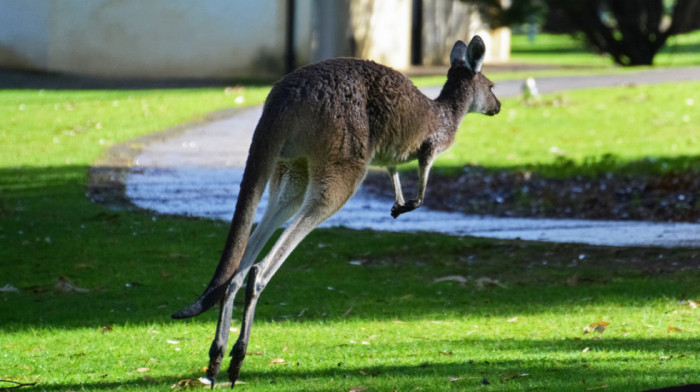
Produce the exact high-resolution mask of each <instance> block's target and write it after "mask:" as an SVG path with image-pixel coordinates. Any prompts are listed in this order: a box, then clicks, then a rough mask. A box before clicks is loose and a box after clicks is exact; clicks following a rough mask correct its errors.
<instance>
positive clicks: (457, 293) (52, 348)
mask: <svg viewBox="0 0 700 392" xmlns="http://www.w3.org/2000/svg"><path fill="white" fill-rule="evenodd" d="M688 86H689V87H688V88H689V89H691V90H688V91H692V89H693V88H694V89H695V91H697V86H694V85H690V84H689V85H688ZM676 88H678V87H675V86H674V87H667V88H666V89H663V88H659V89H660V90H659V91H656V90H643V91H644V92H646V94H647V95H648V96H649V97H651V96H656V95H657V94H659V93H660V91H661V92H663V91H666V90H668V91H666V92H664V94H667V93H668V95H665V97H666V100H669V101H671V100H672V98H671V97H672V94H671V93H670V91H671V90H674V89H676ZM641 91H642V90H631V89H630V90H628V89H621V90H601V93H600V94H596V93H595V92H582V93H580V95H579V93H576V94H573V95H568V94H567V95H565V96H564V98H565V99H564V101H566V102H567V103H566V104H565V105H564V106H562V107H561V110H565V112H566V113H568V114H569V115H570V116H574V117H573V118H583V117H580V116H583V113H586V111H587V110H590V108H591V107H593V108H595V107H596V105H607V109H608V110H607V112H614V110H611V109H614V108H620V107H626V105H628V103H627V101H626V100H625V99H622V98H621V97H623V96H625V95H624V94H627V95H628V96H629V97H632V98H634V97H637V96H639V94H641ZM683 91H684V92H685V90H683ZM264 93H265V91H264V89H262V90H260V91H259V92H255V90H250V91H249V92H248V94H251V95H250V96H249V98H248V101H247V102H249V103H252V102H254V101H256V100H258V101H260V100H261V99H262V96H264ZM255 94H258V96H257V97H256V96H255ZM601 96H604V97H606V98H605V99H609V101H605V102H604V103H591V102H589V100H590V99H594V98H595V99H599V98H600V97H601ZM679 96H682V94H681V95H679ZM684 98H685V97H684ZM233 99H234V96H230V95H225V94H224V93H223V91H222V90H220V89H205V90H188V91H150V92H146V91H121V92H104V91H93V92H52V91H43V92H37V91H4V92H0V118H3V122H2V123H0V244H1V246H0V277H2V278H0V286H3V285H5V284H8V283H9V284H11V285H13V286H14V287H17V288H19V290H20V291H19V292H16V293H13V292H6V293H5V292H3V293H0V304H2V307H1V308H0V309H2V311H1V312H0V379H2V380H12V381H17V382H24V383H28V382H37V383H38V386H37V387H36V388H33V389H30V388H26V389H27V390H35V389H36V390H47V391H67V390H89V391H112V390H126V391H151V390H152V391H155V390H164V389H168V388H169V387H170V386H171V385H173V384H175V383H177V382H178V381H180V380H183V379H193V378H197V377H199V376H202V375H203V371H202V367H203V366H204V365H206V362H207V360H206V357H207V350H208V346H209V343H210V340H211V338H212V335H213V331H214V324H215V318H216V314H215V312H209V313H206V314H205V315H203V316H201V317H199V318H197V319H194V320H189V321H184V322H183V321H173V320H171V319H170V318H169V314H170V313H171V312H173V311H174V310H177V309H178V308H180V307H182V306H183V305H185V304H187V303H189V301H191V300H193V299H194V298H195V297H196V296H197V295H198V294H199V292H200V290H201V289H202V285H203V284H204V283H206V282H207V281H208V279H209V277H210V274H211V272H212V271H213V268H214V263H215V261H216V260H218V256H219V252H220V249H221V247H222V245H223V239H224V237H225V233H226V230H227V224H226V223H222V222H214V221H208V220H200V219H186V218H180V217H168V216H153V215H148V214H145V213H140V212H136V211H112V210H109V209H106V208H105V207H103V206H100V205H96V204H92V203H90V202H89V201H88V200H87V199H86V197H85V186H86V172H87V169H88V165H89V164H91V163H92V162H93V161H94V160H95V159H96V158H97V157H98V156H99V155H100V154H101V152H102V151H104V149H105V148H106V147H107V146H109V145H110V144H113V143H118V142H121V141H124V140H128V139H131V138H134V137H137V136H140V135H143V134H146V133H149V132H152V131H154V130H158V129H161V128H164V127H168V126H172V125H175V124H177V123H180V122H183V121H192V120H197V119H199V118H201V117H202V116H203V115H204V114H205V113H208V112H210V111H212V110H217V109H220V108H222V107H226V106H235V105H233V104H232V103H231V100H233ZM547 99H550V98H547ZM650 99H651V98H650ZM695 102H700V99H698V98H697V97H696V99H695ZM115 103H116V104H115ZM506 103H507V106H504V112H503V113H502V114H501V115H500V116H498V117H494V118H488V119H487V118H483V119H481V118H480V117H478V116H474V115H471V116H470V117H468V118H467V120H466V121H465V129H464V130H463V131H462V132H461V136H460V140H458V145H457V148H458V149H459V151H462V153H463V154H464V156H463V157H461V158H459V157H458V156H457V157H456V156H449V155H448V156H447V157H446V158H445V160H444V161H442V163H441V164H442V165H447V166H449V165H456V164H460V162H461V163H465V162H473V160H474V159H475V158H474V155H473V154H471V153H472V152H474V151H476V150H478V149H477V148H475V146H476V147H483V145H485V144H483V145H482V144H477V145H474V146H472V147H469V146H468V145H467V144H466V143H465V142H466V141H467V139H470V138H474V137H476V138H481V139H480V140H482V142H479V143H484V142H483V141H484V140H487V139H488V138H487V135H488V134H489V132H500V131H499V129H500V128H501V127H502V126H501V125H500V124H510V125H509V126H510V127H517V128H516V130H517V132H515V133H513V134H516V135H517V134H520V133H526V132H542V131H539V127H541V125H542V124H544V123H545V121H543V120H542V119H543V118H544V117H543V111H544V110H549V111H550V113H549V117H547V118H551V117H554V118H556V117H557V116H559V113H558V112H559V111H560V110H559V109H560V108H557V107H554V106H549V105H544V106H543V107H540V108H529V107H519V106H517V102H515V101H512V102H510V101H509V102H506ZM646 104H647V103H645V102H642V103H639V102H636V101H635V102H634V105H646ZM663 104H665V103H664V102H656V101H654V102H652V103H649V106H648V107H647V106H644V107H645V108H653V107H654V106H660V105H663ZM669 105H671V103H669ZM509 106H510V108H509ZM677 106H678V105H676V106H674V107H677ZM680 106H681V107H682V105H680ZM511 109H512V110H516V111H517V112H516V113H515V114H514V116H515V118H516V119H517V120H518V121H517V122H511V123H509V122H508V119H509V116H511V115H510V114H509V113H508V110H511ZM597 110H598V112H600V113H605V112H606V111H605V110H603V109H602V108H600V109H597ZM649 110H651V109H649ZM684 110H685V109H684ZM690 110H692V108H690ZM620 112H621V113H620V115H621V116H623V117H622V118H625V119H626V117H624V116H627V115H628V114H629V113H630V111H627V110H621V111H620ZM635 113H636V112H635ZM658 113H664V112H663V109H661V111H660V112H658ZM658 113H657V117H658V118H660V119H661V120H663V121H666V122H665V123H662V124H657V125H659V126H661V125H664V124H665V126H663V127H661V128H663V129H666V131H665V132H677V131H676V128H678V127H684V126H686V125H684V124H685V123H678V122H676V120H675V118H676V117H677V116H669V117H668V118H667V117H665V116H662V115H660V114H658ZM676 114H681V113H680V112H677V113H676ZM575 115H578V116H579V117H575ZM690 115H693V116H694V112H690ZM521 116H522V117H521ZM659 116H660V117H659ZM657 117H653V116H652V118H657ZM477 118H479V119H480V120H476V119H477ZM586 118H589V117H586ZM645 118H646V117H645ZM693 118H694V117H693ZM482 120H483V121H487V122H485V123H484V126H483V127H480V129H481V131H480V132H479V133H480V135H481V136H478V135H473V134H472V135H469V133H470V132H476V130H475V128H473V127H474V126H475V125H476V124H475V121H477V122H478V121H482ZM496 121H502V122H500V123H499V122H496ZM558 121H560V122H559V124H571V122H575V120H571V121H569V122H568V123H566V122H564V120H563V118H562V119H560V120H558ZM600 121H601V122H600V126H604V125H606V124H607V125H610V124H617V122H616V121H618V122H619V121H621V120H620V119H617V120H614V119H602V120H600ZM606 121H610V123H608V122H606ZM640 121H643V120H640ZM528 123H529V124H530V125H526V124H528ZM98 124H100V125H99V126H98ZM695 124H697V123H695ZM635 126H636V125H635ZM534 128H537V129H535V130H533V129H534ZM628 128H632V127H631V126H630V127H626V128H625V129H626V130H627V132H628V133H626V134H625V135H632V136H636V135H638V134H639V131H637V130H636V129H635V130H633V129H628ZM472 129H474V130H472ZM551 129H552V130H556V129H557V127H556V126H552V128H551ZM574 129H575V130H576V132H578V128H574ZM470 130H471V131H470ZM602 131H603V129H601V133H603V132H602ZM605 131H606V132H611V131H613V130H611V129H605ZM505 132H506V133H505V135H507V136H508V139H510V138H512V137H513V136H511V134H509V133H508V132H512V130H511V129H510V128H506V131H505ZM678 132H679V135H680V134H681V133H682V132H685V134H686V136H688V135H697V128H681V130H680V131H678ZM569 134H570V135H576V133H574V130H572V131H571V132H570V133H569ZM495 135H503V134H499V133H496V134H495ZM535 135H537V133H535ZM541 135H545V136H542V137H545V138H546V139H545V140H546V141H547V143H546V145H545V147H544V149H543V151H540V150H537V149H535V150H537V151H535V152H530V153H528V154H525V153H523V154H524V155H523V157H520V156H519V155H518V159H517V160H511V159H508V153H510V152H512V151H511V149H512V147H513V145H511V144H508V143H505V144H503V146H504V147H503V149H502V150H500V151H495V152H494V151H485V152H480V153H479V154H481V155H479V157H481V158H478V159H482V160H483V162H482V163H484V164H490V165H494V166H516V165H526V164H531V163H532V162H533V160H534V162H536V164H540V165H544V166H546V165H548V164H549V163H550V162H551V159H552V157H551V155H550V153H549V152H548V151H549V150H547V149H548V148H549V147H550V146H549V145H548V144H550V142H552V141H558V140H567V138H566V137H563V136H561V135H559V136H557V135H556V134H551V135H550V134H549V133H544V134H541ZM664 135H666V134H664ZM673 135H675V133H672V134H669V135H666V136H664V137H659V138H657V139H651V140H652V143H657V144H658V143H660V140H665V137H667V136H668V137H669V138H670V139H673V138H680V137H681V136H678V135H676V136H673ZM492 137H493V136H492ZM623 137H625V138H626V137H627V136H623ZM603 140H604V141H607V140H608V138H607V137H606V138H604V139H603ZM611 140H613V141H615V140H616V139H614V138H613V139H611ZM520 143H521V144H522V145H523V146H527V145H528V144H527V143H526V142H525V141H523V140H521V141H520ZM572 143H573V142H572ZM580 143H584V144H585V140H578V141H576V143H575V144H572V145H579V144H580ZM606 143H608V142H606ZM500 144H502V143H496V144H494V145H500ZM537 144H538V143H536V142H532V143H531V145H532V146H536V145H537ZM626 145H628V144H626V143H622V144H620V145H618V144H617V143H612V145H608V144H606V145H605V146H604V147H605V148H603V150H605V151H612V152H613V153H615V154H618V155H620V156H621V157H624V159H628V158H629V159H636V158H634V157H636V156H637V154H640V152H639V151H647V150H644V149H641V150H639V151H635V152H632V153H629V154H627V153H626V148H625V146H626ZM489 146H490V145H489ZM560 148H561V149H562V150H565V151H567V150H566V148H568V145H566V144H561V145H560ZM681 148H685V149H686V150H681V151H679V150H676V151H675V152H678V154H688V155H691V156H697V150H692V149H688V148H689V147H685V146H681ZM541 150H542V149H541ZM538 151H539V152H538ZM573 151H574V150H572V149H570V150H568V153H569V154H573ZM585 151H588V150H585ZM648 151H651V153H652V154H653V156H661V157H663V158H664V159H666V158H669V159H670V158H671V157H673V156H674V155H673V153H674V151H673V150H670V151H668V153H666V152H665V150H660V151H661V152H663V154H656V153H655V152H656V150H654V149H651V150H648ZM467 153H470V154H469V155H468V154H467ZM626 154H627V155H626ZM666 154H668V155H666ZM497 155H501V156H503V157H504V158H503V160H502V161H500V162H499V161H498V160H497V159H495V158H494V157H495V156H497ZM538 155H539V158H534V157H536V156H538ZM489 156H491V158H490V159H491V160H488V158H489ZM570 156H571V157H572V159H579V158H578V156H576V155H570ZM582 156H585V154H584V155H582ZM460 159H461V160H460ZM388 208H389V206H387V213H388ZM387 216H388V215H387ZM698 257H700V255H698V254H697V250H692V249H673V250H668V249H643V250H639V249H616V248H601V247H591V246H583V245H565V244H562V245H551V244H538V243H524V242H518V241H496V240H481V239H473V238H457V237H448V236H441V235H435V234H383V233H374V232H370V231H350V230H345V229H333V230H318V231H315V232H314V233H313V234H312V235H311V236H310V237H309V238H308V239H307V240H305V241H304V242H303V243H302V244H301V246H300V247H299V248H298V249H297V250H296V251H295V252H294V253H293V255H292V256H291V257H290V259H289V260H288V262H287V263H286V264H285V266H284V267H283V268H282V269H281V270H280V272H279V273H278V275H277V276H276V277H275V278H274V279H273V280H272V282H271V284H270V286H269V288H268V290H267V291H266V292H265V293H264V294H263V296H262V298H261V301H260V304H259V306H258V313H257V317H256V324H255V327H254V329H253V335H252V337H251V346H250V349H249V352H250V355H249V356H248V358H247V359H246V362H245V364H244V369H243V374H242V380H243V381H245V382H246V384H245V385H242V386H240V387H239V388H240V389H241V390H256V391H257V390H263V391H264V390H270V391H279V390H288V391H326V390H340V391H342V390H345V391H347V390H350V389H351V388H357V387H365V388H367V390H415V388H416V387H420V388H421V390H425V391H442V390H477V389H485V390H488V389H491V390H499V391H518V390H542V391H561V390H587V389H589V388H603V387H606V390H611V391H628V390H633V391H634V390H642V389H645V388H651V387H659V386H664V385H675V384H680V383H684V382H700V380H698V376H697V372H696V371H695V370H696V369H697V366H698V363H700V359H699V358H698V352H697V347H698V346H699V344H700V341H699V339H698V336H700V324H699V323H698V318H699V317H700V313H699V311H698V309H696V308H691V307H690V306H688V303H689V302H688V301H687V300H689V299H690V300H697V299H700V291H699V290H698V287H697V281H698V278H700V276H699V273H698V270H697V268H696V266H697V261H696V260H697V259H698ZM350 261H361V262H362V265H361V266H357V265H352V264H350ZM683 267H687V268H685V269H684V268H683ZM445 276H461V277H465V278H467V283H466V284H465V285H464V286H461V285H460V284H458V283H457V282H454V281H443V282H435V279H436V278H441V277H445ZM59 277H64V278H66V279H69V280H70V281H71V282H73V284H75V285H76V286H78V287H81V288H85V289H87V290H89V292H87V293H81V292H61V291H60V290H57V289H56V288H55V287H54V285H55V284H56V282H57V280H58V279H59ZM482 277H488V278H490V279H497V280H499V281H500V282H501V283H503V284H504V285H506V287H505V288H503V287H498V286H489V287H486V288H485V289H483V290H479V289H478V288H477V285H476V281H477V280H478V279H479V278H482ZM683 300H686V301H685V302H681V301H683ZM597 321H606V322H609V323H610V325H609V326H608V328H607V329H606V331H605V332H603V333H602V334H598V333H592V334H584V333H583V328H584V327H586V326H587V325H589V324H590V323H594V322H597ZM669 327H671V328H670V329H669ZM275 358H283V359H284V362H283V363H281V364H275V363H273V362H275V361H271V360H272V359H275ZM146 368H147V369H148V370H146V371H143V370H145V369H146ZM139 369H140V370H141V371H139ZM484 380H487V381H488V382H489V383H490V385H489V386H485V385H483V384H482V383H483V381H484ZM9 386H12V385H10V384H2V383H0V388H2V387H9ZM23 389H25V388H23Z"/></svg>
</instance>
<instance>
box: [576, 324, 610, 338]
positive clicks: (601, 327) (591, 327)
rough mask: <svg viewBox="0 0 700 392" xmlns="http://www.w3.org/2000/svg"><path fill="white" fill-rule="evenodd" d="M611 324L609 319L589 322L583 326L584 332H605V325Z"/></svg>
mask: <svg viewBox="0 0 700 392" xmlns="http://www.w3.org/2000/svg"><path fill="white" fill-rule="evenodd" d="M608 325H610V323H609V322H607V321H596V322H595V323H591V324H588V325H587V326H585V327H584V328H583V333H584V335H585V334H587V333H590V332H598V333H603V332H605V327H607V326H608Z"/></svg>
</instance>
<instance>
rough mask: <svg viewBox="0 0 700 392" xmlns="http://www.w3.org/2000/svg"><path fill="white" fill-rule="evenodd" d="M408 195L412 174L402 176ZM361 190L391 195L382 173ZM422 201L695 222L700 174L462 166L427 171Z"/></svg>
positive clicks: (699, 211) (540, 213) (479, 209)
mask: <svg viewBox="0 0 700 392" xmlns="http://www.w3.org/2000/svg"><path fill="white" fill-rule="evenodd" d="M402 183H403V186H404V193H405V194H406V196H407V197H410V195H411V194H412V193H413V190H414V189H417V188H416V175H415V174H413V173H407V174H405V175H403V176H402ZM364 187H365V190H366V191H368V192H370V193H373V194H377V195H382V196H385V197H393V190H392V187H391V183H390V181H389V179H388V177H387V176H386V175H380V174H379V173H377V174H373V175H370V176H368V178H367V179H366V180H365V185H364ZM426 205H427V206H429V207H430V208H432V209H436V210H442V211H459V212H463V213H466V214H477V215H490V216H497V217H541V218H573V219H604V220H642V221H656V222H693V223H695V222H700V175H699V174H698V173H695V172H693V171H692V170H689V171H685V172H680V173H669V174H665V175H662V176H652V175H623V174H605V175H600V176H597V177H593V178H591V177H584V176H577V177H573V178H566V179H556V178H546V177H542V176H540V175H537V174H532V173H523V172H509V171H495V172H494V171H490V170H486V169H484V168H482V167H474V166H467V167H465V168H464V170H463V171H462V173H460V174H459V175H455V176H452V175H449V176H448V175H441V174H431V177H430V180H429V183H428V190H427V192H426Z"/></svg>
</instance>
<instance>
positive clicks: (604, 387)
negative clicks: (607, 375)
mask: <svg viewBox="0 0 700 392" xmlns="http://www.w3.org/2000/svg"><path fill="white" fill-rule="evenodd" d="M607 388H608V385H601V386H599V387H590V388H586V390H587V391H596V390H598V389H607Z"/></svg>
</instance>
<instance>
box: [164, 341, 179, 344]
mask: <svg viewBox="0 0 700 392" xmlns="http://www.w3.org/2000/svg"><path fill="white" fill-rule="evenodd" d="M167 342H168V343H170V344H180V342H179V341H177V340H167Z"/></svg>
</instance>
